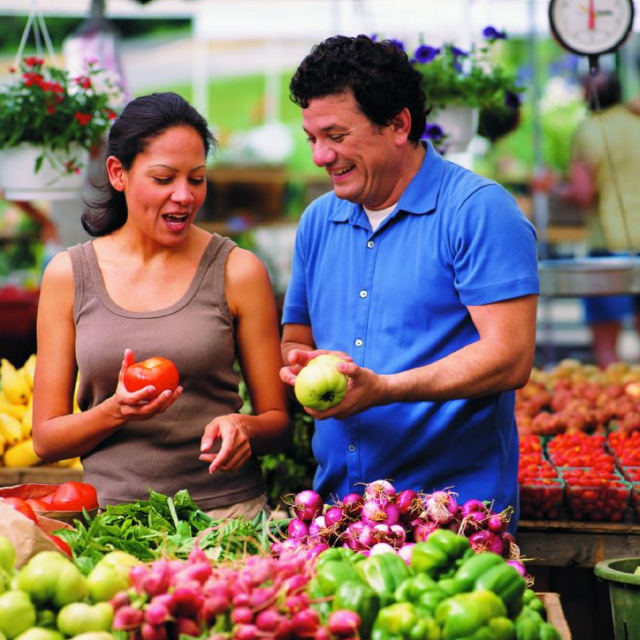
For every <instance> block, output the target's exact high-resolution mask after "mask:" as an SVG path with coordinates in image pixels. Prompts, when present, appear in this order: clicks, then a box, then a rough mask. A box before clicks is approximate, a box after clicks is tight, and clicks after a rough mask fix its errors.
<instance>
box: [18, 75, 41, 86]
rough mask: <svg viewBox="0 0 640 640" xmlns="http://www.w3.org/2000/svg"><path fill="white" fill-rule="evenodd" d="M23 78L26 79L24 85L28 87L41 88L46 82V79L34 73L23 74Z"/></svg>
mask: <svg viewBox="0 0 640 640" xmlns="http://www.w3.org/2000/svg"><path fill="white" fill-rule="evenodd" d="M22 78H23V79H24V84H25V85H26V86H27V87H31V86H33V85H34V84H35V85H37V86H38V87H41V86H42V83H43V81H44V78H43V77H42V76H41V75H40V74H39V73H33V72H29V73H23V74H22Z"/></svg>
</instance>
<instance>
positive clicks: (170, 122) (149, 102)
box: [82, 92, 217, 237]
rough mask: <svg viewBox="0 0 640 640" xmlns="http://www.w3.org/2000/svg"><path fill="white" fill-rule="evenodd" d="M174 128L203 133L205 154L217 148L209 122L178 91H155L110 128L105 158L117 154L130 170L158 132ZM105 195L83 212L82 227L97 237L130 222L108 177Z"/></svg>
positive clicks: (130, 105)
mask: <svg viewBox="0 0 640 640" xmlns="http://www.w3.org/2000/svg"><path fill="white" fill-rule="evenodd" d="M174 127H191V128H193V129H195V131H197V132H198V134H200V137H201V138H202V144H203V145H204V152H205V157H206V156H208V155H209V151H211V150H212V149H214V148H215V147H216V144H217V143H216V140H215V138H214V137H213V134H212V133H211V131H209V127H208V125H207V121H206V120H205V119H204V118H203V117H202V116H201V115H200V113H198V111H197V110H196V109H195V108H194V107H192V106H191V105H190V104H189V103H188V102H187V101H186V100H185V99H184V98H182V97H181V96H179V95H178V94H177V93H172V92H166V93H152V94H150V95H148V96H142V97H140V98H136V99H135V100H132V101H131V102H129V103H128V104H127V106H126V107H125V108H124V109H123V111H122V113H121V114H120V116H119V117H118V118H117V120H116V121H115V122H114V123H113V125H112V127H111V129H110V130H109V140H108V143H107V150H106V157H107V158H108V157H109V156H115V157H116V158H118V160H120V162H121V163H122V166H123V167H124V168H125V169H126V170H127V171H128V170H129V169H131V166H132V165H133V161H134V160H135V159H136V157H137V156H138V155H139V154H140V153H142V152H143V151H144V150H145V148H146V147H147V145H148V144H149V143H150V142H151V141H152V140H153V139H154V138H157V137H158V136H159V135H161V134H163V133H164V132H165V131H168V130H169V129H173V128H174ZM96 188H98V189H99V190H100V191H101V192H102V194H103V197H98V199H96V200H95V201H93V202H87V203H86V204H87V205H88V206H87V208H86V209H85V211H84V213H83V214H82V226H83V227H84V229H85V231H86V232H87V233H88V234H89V235H91V236H94V237H98V236H106V235H108V234H110V233H112V232H113V231H115V230H116V229H119V228H120V227H121V226H122V225H123V224H124V223H125V222H126V221H127V205H126V201H125V197H124V193H122V192H121V191H117V190H116V189H114V188H113V186H112V185H111V183H110V182H109V181H108V180H107V181H106V182H105V183H104V184H101V185H99V186H97V187H96Z"/></svg>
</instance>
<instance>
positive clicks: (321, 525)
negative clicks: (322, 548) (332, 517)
mask: <svg viewBox="0 0 640 640" xmlns="http://www.w3.org/2000/svg"><path fill="white" fill-rule="evenodd" d="M327 529H328V527H327V520H326V518H325V517H324V516H316V517H315V518H314V519H313V520H312V521H311V524H310V525H309V535H310V536H319V537H320V538H321V539H324V538H325V537H327V536H328V534H329V532H328V530H327Z"/></svg>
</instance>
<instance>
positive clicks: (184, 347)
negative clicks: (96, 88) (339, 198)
mask: <svg viewBox="0 0 640 640" xmlns="http://www.w3.org/2000/svg"><path fill="white" fill-rule="evenodd" d="M214 144H215V140H214V139H213V136H212V135H211V133H210V132H209V130H208V127H207V124H206V122H205V120H204V119H203V118H202V116H200V114H199V113H198V112H197V111H196V110H195V109H194V108H193V107H191V106H190V105H189V104H188V103H187V102H186V101H185V100H184V99H182V98H181V97H180V96H178V95H176V94H174V93H157V94H153V95H150V96H144V97H141V98H137V99H136V100H133V101H132V102H130V103H129V104H128V105H127V107H126V108H125V109H124V111H123V112H122V114H121V115H120V117H119V118H118V119H117V120H116V122H115V123H114V125H113V127H112V128H111V131H110V133H109V142H108V148H107V160H106V168H107V174H108V178H109V183H108V184H107V185H106V193H105V199H104V201H103V202H101V203H100V204H99V205H98V206H97V207H94V209H93V210H91V209H90V210H87V211H86V212H85V213H84V215H83V218H82V224H83V226H84V227H85V229H86V230H87V231H88V232H89V233H90V234H91V235H92V236H94V237H95V239H94V240H92V241H90V242H87V243H85V244H80V245H76V246H75V247H72V248H70V249H69V250H68V251H66V252H63V253H60V254H58V255H57V256H56V257H55V258H54V259H53V260H52V262H51V263H50V264H49V266H48V267H47V269H46V271H45V274H44V277H43V281H42V288H41V294H40V305H39V313H38V357H37V371H36V379H35V388H34V398H35V404H34V420H33V439H34V447H35V450H36V453H37V454H38V455H39V456H40V457H41V458H43V459H45V460H49V461H53V460H60V459H64V458H71V457H74V456H78V455H79V456H82V462H83V466H84V469H85V476H84V477H85V481H86V482H90V483H91V484H93V485H95V486H96V488H97V489H98V494H99V499H100V506H101V507H103V508H104V507H105V506H106V505H107V504H119V503H123V502H129V501H132V500H137V499H143V498H145V497H148V490H149V489H150V488H151V489H153V490H155V491H159V492H161V493H165V494H168V495H173V494H174V493H175V492H176V491H178V490H180V489H188V490H189V493H190V495H191V497H192V498H193V499H194V501H195V502H196V503H197V504H198V505H199V506H200V508H201V509H203V510H206V511H210V512H211V511H212V510H215V511H213V513H212V514H213V515H214V517H229V516H236V515H244V516H246V517H252V516H253V515H255V514H256V513H257V512H258V511H259V510H260V509H261V508H263V507H264V506H265V505H266V496H265V490H264V483H263V480H262V475H261V472H260V467H259V464H258V462H257V460H256V458H255V456H256V455H263V454H266V453H269V452H271V451H274V450H277V449H280V448H282V447H284V446H286V444H287V443H288V439H289V437H290V425H289V419H288V415H287V411H286V400H285V392H284V389H283V385H282V384H281V382H280V380H279V378H278V370H279V364H280V352H279V341H278V329H277V318H276V307H275V301H274V297H273V293H272V289H271V283H270V281H269V277H268V274H267V271H266V269H265V268H264V266H263V265H262V263H261V262H260V261H259V260H258V259H257V258H256V257H255V256H254V255H253V254H251V253H249V252H248V251H245V250H242V249H240V248H238V247H236V245H235V244H234V243H233V242H232V241H231V240H229V239H228V238H222V237H220V236H218V235H216V234H214V235H212V234H210V233H207V232H205V231H203V230H202V229H199V228H198V227H196V226H194V225H193V222H194V218H195V216H196V213H197V211H198V208H199V207H200V206H201V205H202V203H203V201H204V198H205V193H206V175H205V174H206V158H207V154H208V152H209V150H210V149H211V147H212V146H214ZM123 354H124V358H123ZM134 354H135V356H134ZM152 356H164V357H166V358H169V359H170V360H172V361H173V362H174V363H175V364H176V365H177V368H178V371H179V372H180V386H179V387H178V388H177V389H176V390H175V391H174V392H173V393H171V392H170V391H165V392H163V393H162V394H160V396H158V397H155V398H154V391H155V389H154V388H153V387H147V388H145V389H142V390H140V391H137V392H135V393H130V392H128V391H127V389H126V388H125V386H124V383H123V380H124V376H125V372H126V371H127V367H129V366H131V365H132V364H133V363H134V361H141V360H144V359H146V358H149V357H152ZM236 357H237V358H238V360H239V362H240V366H241V369H242V373H243V377H244V380H245V381H246V384H247V387H248V389H249V392H250V396H251V403H252V407H253V410H254V415H251V416H248V415H243V414H240V413H239V409H240V407H241V405H242V400H241V398H240V396H239V394H238V377H237V375H236V374H235V372H234V370H233V365H234V361H235V358H236ZM77 370H79V374H80V385H79V390H78V404H79V406H80V408H81V409H82V412H81V413H76V414H74V413H72V396H73V389H74V383H75V380H76V371H77ZM207 465H208V466H207Z"/></svg>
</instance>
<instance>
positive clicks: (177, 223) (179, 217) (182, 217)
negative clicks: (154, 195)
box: [162, 213, 189, 231]
mask: <svg viewBox="0 0 640 640" xmlns="http://www.w3.org/2000/svg"><path fill="white" fill-rule="evenodd" d="M162 219H163V220H164V223H165V224H166V225H167V226H168V227H169V229H171V230H172V231H182V230H183V229H184V228H185V227H186V226H187V223H188V221H189V214H188V213H183V214H176V213H163V214H162Z"/></svg>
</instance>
